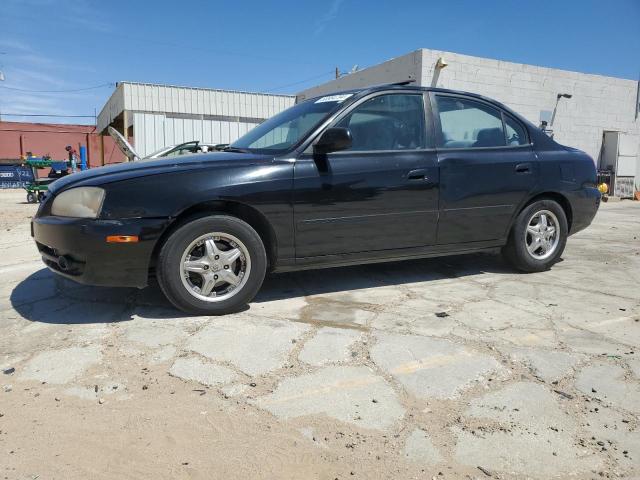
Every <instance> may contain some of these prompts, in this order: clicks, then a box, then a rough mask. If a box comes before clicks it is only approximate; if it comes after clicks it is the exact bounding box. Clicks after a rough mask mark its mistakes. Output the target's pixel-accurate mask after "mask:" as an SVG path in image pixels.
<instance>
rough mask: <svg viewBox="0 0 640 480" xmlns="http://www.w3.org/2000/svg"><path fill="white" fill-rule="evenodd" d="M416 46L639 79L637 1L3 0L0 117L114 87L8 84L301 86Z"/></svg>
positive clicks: (90, 106) (55, 107) (99, 101)
mask: <svg viewBox="0 0 640 480" xmlns="http://www.w3.org/2000/svg"><path fill="white" fill-rule="evenodd" d="M417 48H433V49H442V50H449V51H453V52H458V53H464V54H469V55H476V56H483V57H490V58H497V59H502V60H508V61H514V62H521V63H530V64H534V65H543V66H549V67H554V68H563V69H567V70H575V71H581V72H589V73H596V74H602V75H612V76H617V77H623V78H630V79H637V78H638V75H639V73H640V0H609V1H606V2H603V1H592V0H564V1H562V0H559V1H547V0H539V1H535V2H534V1H529V2H527V1H525V0H519V1H509V0H483V1H472V0H461V1H454V0H450V1H442V0H441V1H426V0H423V1H419V0H416V1H408V0H405V1H403V2H397V1H395V2H393V1H389V2H386V1H371V0H328V1H322V2H320V1H317V2H311V1H305V0H301V1H300V0H299V1H264V0H262V1H258V0H245V1H243V0H236V1H234V2H229V1H222V0H214V1H204V0H200V1H196V0H182V1H181V2H175V1H168V0H158V1H142V0H140V1H134V0H129V1H127V0H95V1H94V0H0V71H2V72H3V73H4V75H5V77H6V80H5V81H4V82H0V115H2V113H3V112H5V113H32V114H37V113H57V114H67V115H71V114H84V115H92V114H93V113H94V109H96V110H97V111H100V109H101V108H102V106H103V105H104V103H105V101H106V99H107V98H108V97H109V95H110V94H111V92H112V90H113V87H111V86H107V87H101V88H98V89H92V90H86V91H81V92H62V93H34V92H21V91H16V90H10V88H14V89H22V90H72V89H80V88H84V87H92V86H96V85H101V84H105V83H109V82H116V81H118V80H131V81H141V82H154V83H171V84H176V85H188V86H200V87H211V88H226V89H234V90H249V91H272V92H274V93H296V92H297V91H299V90H301V89H303V88H306V87H309V86H312V85H315V84H318V83H322V82H323V81H326V80H329V79H331V78H332V75H333V71H334V69H335V67H336V66H337V67H339V68H340V69H341V70H343V71H344V70H348V69H350V68H351V67H352V66H353V65H359V66H360V67H361V68H363V67H366V66H370V65H374V64H376V63H379V62H381V61H384V60H387V59H389V58H392V57H395V56H398V55H402V54H404V53H407V52H410V51H412V50H415V49H417ZM3 87H4V88H3ZM7 87H8V88H7ZM2 118H3V119H5V120H9V119H11V120H18V119H20V118H16V117H4V116H3V117H2ZM41 121H66V122H72V123H91V122H92V121H93V120H92V119H84V120H83V119H67V120H63V119H54V118H49V119H41Z"/></svg>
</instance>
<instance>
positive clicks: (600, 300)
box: [0, 191, 640, 479]
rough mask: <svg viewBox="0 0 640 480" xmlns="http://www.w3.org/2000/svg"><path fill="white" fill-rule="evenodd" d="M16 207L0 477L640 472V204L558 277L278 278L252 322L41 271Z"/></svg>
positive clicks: (460, 264) (429, 273) (616, 209)
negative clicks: (194, 313) (191, 312)
mask: <svg viewBox="0 0 640 480" xmlns="http://www.w3.org/2000/svg"><path fill="white" fill-rule="evenodd" d="M22 197H23V192H8V191H2V192H0V204H1V205H2V212H3V213H2V216H1V217H0V229H1V230H0V231H1V232H2V236H1V239H0V245H1V246H2V250H3V252H4V255H3V256H2V260H1V261H0V274H1V275H2V278H3V282H2V284H1V285H0V326H1V330H0V331H1V332H2V335H1V336H0V368H1V369H2V373H0V478H6V479H24V478H64V479H76V478H77V479H80V478H82V479H84V478H104V479H107V478H108V479H112V478H132V479H133V478H135V479H138V478H172V479H173V478H189V479H198V478H203V479H204V478H243V479H246V478H264V479H270V478H292V479H293V478H296V479H299V478H318V479H335V478H339V479H346V478H380V479H388V478H394V479H395V478H398V479H404V478H428V479H431V478H433V477H435V478H438V479H440V478H451V479H458V478H489V477H491V478H503V479H509V478H517V479H520V478H533V479H547V478H558V479H567V478H576V479H582V478H585V479H587V478H630V479H631V478H640V425H639V422H640V353H639V352H638V347H639V343H640V239H639V238H638V237H640V204H638V203H632V202H621V203H615V204H604V205H603V206H602V208H601V210H600V212H599V213H598V216H597V217H596V219H595V221H594V224H593V225H592V226H591V227H590V228H589V229H587V230H586V231H583V232H581V233H579V234H577V235H576V236H574V237H571V238H570V239H569V242H568V245H567V249H566V251H565V254H564V256H563V261H561V262H560V263H558V264H557V265H555V266H554V267H553V268H552V269H551V270H550V271H548V272H544V273H538V274H530V275H523V274H518V273H515V272H513V271H512V270H510V269H509V268H508V267H506V266H505V265H504V264H503V263H502V261H501V259H500V258H499V257H494V256H489V255H469V256H459V257H450V258H441V259H430V260H420V261H411V262H404V263H393V264H381V265H369V266H362V267H353V268H343V269H341V270H340V272H339V273H340V275H331V276H325V275H318V274H317V272H300V273H291V274H281V275H272V276H270V277H268V278H267V280H266V282H265V285H264V287H263V289H262V291H261V292H260V294H259V296H258V298H257V299H256V300H255V301H254V302H253V303H252V304H251V305H250V307H249V308H248V309H247V310H245V311H243V312H242V313H239V314H236V315H230V316H226V317H219V318H209V317H189V316H184V315H183V314H182V313H180V312H178V311H176V310H174V309H173V308H171V307H170V305H168V303H167V302H166V300H164V299H163V298H162V296H161V295H160V293H159V292H158V290H157V289H154V288H148V289H145V290H142V291H138V290H132V289H104V288H92V287H85V286H80V285H75V284H73V283H70V282H68V281H65V280H61V279H59V278H57V277H55V276H54V275H53V274H51V273H50V272H48V271H47V270H45V269H43V267H42V264H41V262H40V260H39V258H38V255H37V252H36V250H35V247H34V246H33V245H32V242H31V240H30V238H29V223H28V222H29V218H30V216H31V215H32V214H33V212H34V209H35V207H34V206H33V205H27V204H22V203H20V202H22Z"/></svg>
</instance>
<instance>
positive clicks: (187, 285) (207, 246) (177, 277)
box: [156, 215, 267, 315]
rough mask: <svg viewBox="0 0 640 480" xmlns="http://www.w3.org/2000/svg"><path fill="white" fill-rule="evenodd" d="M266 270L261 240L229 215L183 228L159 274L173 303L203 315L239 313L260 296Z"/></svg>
mask: <svg viewBox="0 0 640 480" xmlns="http://www.w3.org/2000/svg"><path fill="white" fill-rule="evenodd" d="M233 257H235V258H233ZM266 270H267V255H266V252H265V248H264V244H263V243H262V240H261V239H260V236H259V235H258V234H257V232H256V231H255V230H254V229H253V228H252V227H251V226H250V225H249V224H248V223H246V222H244V221H242V220H240V219H238V218H236V217H232V216H228V215H213V216H209V217H200V218H196V219H194V220H191V221H189V222H187V223H185V224H184V225H182V226H180V227H179V228H178V229H176V230H175V231H174V232H173V233H172V234H171V235H170V236H169V238H168V239H167V240H166V242H165V243H164V245H163V246H162V248H161V250H160V254H159V256H158V263H157V268H156V271H157V278H158V283H159V284H160V288H161V289H162V291H163V293H164V294H165V296H166V297H167V299H168V300H169V301H170V302H171V303H172V304H173V305H174V306H175V307H176V308H178V309H180V310H183V311H184V312H187V313H193V314H197V315H225V314H227V313H233V312H237V311H239V310H240V309H242V308H243V307H244V306H245V305H246V304H247V303H249V302H250V301H251V300H252V299H253V297H255V295H256V293H258V290H260V287H261V286H262V282H263V280H264V276H265V272H266ZM214 277H215V278H214ZM227 280H229V281H227ZM234 284H235V285H234ZM210 288H211V290H209V289H210ZM207 292H208V293H207Z"/></svg>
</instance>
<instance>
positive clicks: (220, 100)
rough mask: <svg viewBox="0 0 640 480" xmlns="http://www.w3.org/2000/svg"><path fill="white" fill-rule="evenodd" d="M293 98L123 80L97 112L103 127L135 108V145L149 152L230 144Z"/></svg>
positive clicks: (292, 102)
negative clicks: (180, 146) (196, 142)
mask: <svg viewBox="0 0 640 480" xmlns="http://www.w3.org/2000/svg"><path fill="white" fill-rule="evenodd" d="M294 103H295V97H293V96H290V95H271V94H264V93H252V92H236V91H229V90H214V89H204V88H190V87H175V86H171V85H155V84H146V83H131V82H120V83H119V84H118V87H117V88H116V90H115V91H114V93H113V94H112V95H111V98H110V99H109V101H108V102H107V104H106V105H105V106H104V108H103V109H102V111H101V112H100V115H99V116H98V131H101V132H102V131H103V130H104V129H106V127H107V126H108V125H109V124H110V123H111V122H113V119H114V118H116V117H117V116H118V115H120V114H121V113H122V111H123V110H127V111H129V112H132V115H131V116H130V120H129V121H130V122H132V123H133V129H134V133H133V137H134V145H135V148H136V150H137V152H138V153H139V154H140V155H142V156H145V155H149V154H150V153H153V152H154V151H156V150H158V149H160V148H162V147H165V146H168V145H176V144H179V143H183V142H189V141H192V140H199V141H201V142H206V143H231V142H233V141H234V140H236V139H237V138H238V137H240V136H241V135H244V134H245V133H246V132H248V131H249V130H250V129H252V128H253V127H255V126H256V125H258V124H259V123H261V122H262V121H264V120H265V119H267V118H269V117H272V116H273V115H275V114H276V113H279V112H281V111H282V110H285V109H287V108H289V107H290V106H292V105H293V104H294Z"/></svg>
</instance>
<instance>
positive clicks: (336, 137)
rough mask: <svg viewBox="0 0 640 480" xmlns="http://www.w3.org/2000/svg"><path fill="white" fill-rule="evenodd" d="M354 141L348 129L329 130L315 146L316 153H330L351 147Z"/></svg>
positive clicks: (335, 128) (336, 128) (334, 128)
mask: <svg viewBox="0 0 640 480" xmlns="http://www.w3.org/2000/svg"><path fill="white" fill-rule="evenodd" d="M352 143H353V139H352V138H351V131H350V130H349V129H348V128H341V127H332V128H327V129H326V130H325V131H324V133H323V134H322V135H320V138H319V139H318V141H317V142H316V143H315V145H314V146H313V151H314V153H330V152H337V151H339V150H346V149H347V148H350V147H351V144H352Z"/></svg>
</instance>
